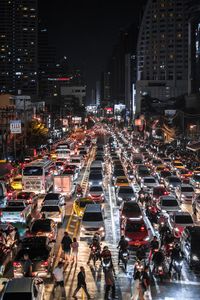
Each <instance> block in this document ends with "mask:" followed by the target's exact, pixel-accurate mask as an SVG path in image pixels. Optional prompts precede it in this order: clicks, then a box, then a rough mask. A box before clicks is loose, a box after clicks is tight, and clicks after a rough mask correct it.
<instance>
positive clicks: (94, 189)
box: [88, 186, 105, 202]
mask: <svg viewBox="0 0 200 300" xmlns="http://www.w3.org/2000/svg"><path fill="white" fill-rule="evenodd" d="M88 197H89V198H90V199H91V200H93V201H94V202H103V201H104V199H105V196H104V191H103V188H102V187H101V186H91V187H90V189H89V192H88Z"/></svg>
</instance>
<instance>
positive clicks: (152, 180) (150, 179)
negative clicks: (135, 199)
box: [144, 178, 156, 183]
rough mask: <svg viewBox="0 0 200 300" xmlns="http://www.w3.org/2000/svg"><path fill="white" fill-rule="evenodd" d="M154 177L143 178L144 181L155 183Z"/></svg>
mask: <svg viewBox="0 0 200 300" xmlns="http://www.w3.org/2000/svg"><path fill="white" fill-rule="evenodd" d="M155 182H156V181H155V179H154V178H147V179H144V183H155Z"/></svg>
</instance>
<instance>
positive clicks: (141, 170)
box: [135, 165, 151, 182]
mask: <svg viewBox="0 0 200 300" xmlns="http://www.w3.org/2000/svg"><path fill="white" fill-rule="evenodd" d="M150 175H151V173H150V170H149V169H148V168H147V167H146V166H145V165H138V166H137V167H136V170H135V177H136V179H137V181H138V182H140V181H141V179H142V178H144V177H147V176H150Z"/></svg>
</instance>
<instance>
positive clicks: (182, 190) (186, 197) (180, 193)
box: [175, 184, 195, 203]
mask: <svg viewBox="0 0 200 300" xmlns="http://www.w3.org/2000/svg"><path fill="white" fill-rule="evenodd" d="M175 193H176V196H177V198H178V199H179V201H180V202H185V203H188V202H192V200H193V198H194V197H195V190H194V188H193V186H192V185H190V184H181V185H180V186H178V187H177V188H176V189H175Z"/></svg>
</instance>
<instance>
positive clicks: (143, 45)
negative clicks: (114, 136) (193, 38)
mask: <svg viewBox="0 0 200 300" xmlns="http://www.w3.org/2000/svg"><path fill="white" fill-rule="evenodd" d="M187 11H188V0H148V2H147V5H146V8H145V12H144V15H143V19H142V23H141V26H140V32H139V37H138V44H137V58H138V60H137V84H136V98H137V111H140V101H141V97H142V95H145V94H148V95H149V96H151V97H154V98H158V99H160V100H163V101H165V100H167V99H169V98H172V97H177V96H180V95H184V94H186V93H187V92H188V13H187Z"/></svg>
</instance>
